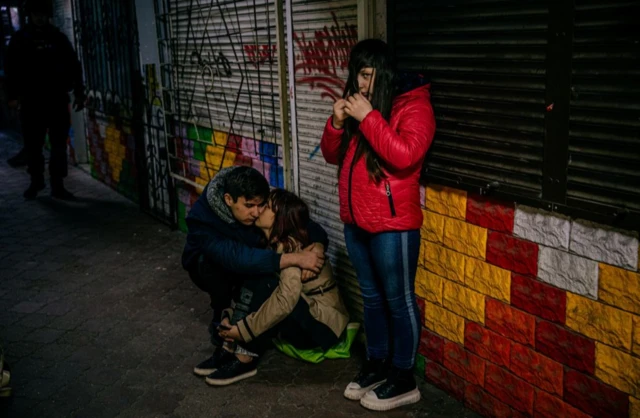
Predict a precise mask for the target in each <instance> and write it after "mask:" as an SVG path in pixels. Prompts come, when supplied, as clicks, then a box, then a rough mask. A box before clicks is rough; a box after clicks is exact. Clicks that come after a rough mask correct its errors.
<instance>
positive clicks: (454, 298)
mask: <svg viewBox="0 0 640 418" xmlns="http://www.w3.org/2000/svg"><path fill="white" fill-rule="evenodd" d="M484 300H485V296H484V295H483V294H481V293H478V292H476V291H473V290H471V289H469V288H466V287H464V286H461V285H459V284H457V283H454V282H452V281H449V280H445V281H444V293H443V302H442V303H443V305H444V307H445V308H447V309H449V310H450V311H452V312H454V313H456V314H458V315H460V316H463V317H465V318H467V319H469V320H471V321H475V322H479V323H481V324H484Z"/></svg>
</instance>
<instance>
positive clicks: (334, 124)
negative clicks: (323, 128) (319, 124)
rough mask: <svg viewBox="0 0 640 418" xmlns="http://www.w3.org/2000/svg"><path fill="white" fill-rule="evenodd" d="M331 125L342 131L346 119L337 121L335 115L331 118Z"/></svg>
mask: <svg viewBox="0 0 640 418" xmlns="http://www.w3.org/2000/svg"><path fill="white" fill-rule="evenodd" d="M331 126H332V127H333V129H335V130H337V131H340V130H342V128H344V121H341V122H338V121H336V118H335V116H334V117H332V118H331Z"/></svg>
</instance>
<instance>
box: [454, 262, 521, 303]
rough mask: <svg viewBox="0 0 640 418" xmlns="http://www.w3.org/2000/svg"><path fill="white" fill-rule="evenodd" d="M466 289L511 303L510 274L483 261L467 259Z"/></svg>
mask: <svg viewBox="0 0 640 418" xmlns="http://www.w3.org/2000/svg"><path fill="white" fill-rule="evenodd" d="M464 282H465V284H466V285H467V287H469V288H471V289H473V290H476V291H478V292H480V293H482V294H483V295H487V296H491V297H492V298H495V299H498V300H501V301H503V302H507V303H509V302H510V301H511V272H510V271H508V270H505V269H501V268H500V267H496V266H494V265H491V264H489V263H485V262H484V261H480V260H476V259H474V258H467V260H466V266H465V271H464Z"/></svg>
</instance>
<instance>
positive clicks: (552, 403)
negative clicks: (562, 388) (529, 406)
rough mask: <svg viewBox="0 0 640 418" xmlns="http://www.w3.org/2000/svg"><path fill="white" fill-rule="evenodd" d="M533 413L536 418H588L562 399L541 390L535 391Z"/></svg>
mask: <svg viewBox="0 0 640 418" xmlns="http://www.w3.org/2000/svg"><path fill="white" fill-rule="evenodd" d="M533 411H534V416H535V417H536V418H559V417H563V418H590V416H589V415H587V414H585V413H584V412H581V411H580V410H578V409H576V408H574V407H573V406H571V405H569V404H568V403H565V402H564V401H563V400H562V399H560V398H556V397H555V396H552V395H549V394H548V393H546V392H543V391H541V390H538V391H536V400H535V401H534V403H533Z"/></svg>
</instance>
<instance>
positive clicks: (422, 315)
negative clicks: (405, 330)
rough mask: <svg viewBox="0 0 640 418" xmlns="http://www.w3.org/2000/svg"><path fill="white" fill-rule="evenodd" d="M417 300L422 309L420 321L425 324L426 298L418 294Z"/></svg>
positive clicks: (419, 307)
mask: <svg viewBox="0 0 640 418" xmlns="http://www.w3.org/2000/svg"><path fill="white" fill-rule="evenodd" d="M416 302H417V303H418V309H420V322H421V323H423V324H424V313H425V309H426V302H425V301H424V299H422V298H419V297H417V296H416Z"/></svg>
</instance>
